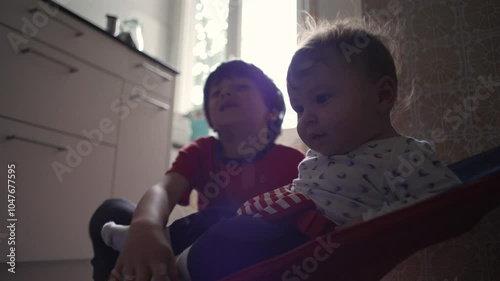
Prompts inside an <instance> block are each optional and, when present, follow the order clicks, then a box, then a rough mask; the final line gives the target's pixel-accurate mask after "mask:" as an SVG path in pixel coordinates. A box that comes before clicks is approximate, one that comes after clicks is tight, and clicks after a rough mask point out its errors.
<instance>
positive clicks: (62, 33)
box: [0, 0, 176, 98]
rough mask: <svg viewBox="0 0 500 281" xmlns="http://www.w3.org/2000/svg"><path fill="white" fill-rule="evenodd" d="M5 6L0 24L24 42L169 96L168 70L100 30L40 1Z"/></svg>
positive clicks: (23, 0) (24, 0)
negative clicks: (33, 40)
mask: <svg viewBox="0 0 500 281" xmlns="http://www.w3.org/2000/svg"><path fill="white" fill-rule="evenodd" d="M6 4H7V8H6V9H2V10H0V22H4V23H6V24H8V25H9V26H12V27H13V28H15V29H17V30H19V31H20V32H22V34H23V35H24V37H25V38H28V39H30V38H36V39H37V40H40V41H43V42H45V43H47V44H49V45H52V46H53V47H54V48H56V49H58V50H59V51H61V52H63V53H67V54H71V55H73V56H76V57H78V58H79V59H81V60H83V61H86V62H89V63H91V64H94V65H96V66H98V67H101V68H103V69H105V70H107V71H109V72H111V73H113V74H115V75H117V76H119V77H122V78H124V79H126V80H128V81H130V82H132V83H135V84H137V85H141V86H144V87H146V88H147V89H148V90H149V91H152V92H156V93H158V94H160V95H162V96H164V97H168V98H171V97H172V96H173V91H174V88H173V87H174V83H173V82H174V81H173V78H174V76H175V75H176V74H175V73H174V72H173V71H172V70H170V69H168V68H165V67H164V66H161V65H158V63H156V62H154V61H152V60H150V59H148V58H146V57H144V56H142V55H140V54H138V53H136V52H135V51H132V50H131V49H130V48H129V47H127V46H126V45H124V44H123V43H122V42H120V41H117V40H115V39H114V38H111V37H110V36H109V35H107V34H105V33H103V32H102V31H101V30H97V29H96V28H93V27H92V26H90V25H88V24H84V23H82V22H81V21H79V20H77V19H75V18H74V17H72V16H70V15H68V14H66V13H64V12H62V11H59V10H57V8H55V7H54V6H52V5H49V4H48V3H45V2H43V1H40V0H37V1H33V0H19V1H12V0H8V1H7V3H6ZM34 9H36V10H34ZM30 11H32V12H30ZM33 11H35V12H33ZM44 19H45V20H44Z"/></svg>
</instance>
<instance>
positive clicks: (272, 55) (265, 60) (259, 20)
mask: <svg viewBox="0 0 500 281" xmlns="http://www.w3.org/2000/svg"><path fill="white" fill-rule="evenodd" d="M241 2H242V19H241V28H242V29H241V38H242V41H241V59H242V60H244V61H247V62H250V63H253V64H255V65H256V66H258V67H259V68H261V69H262V70H263V71H264V72H265V73H266V74H267V75H268V76H269V77H271V79H273V81H274V83H276V85H277V86H278V88H279V89H280V90H281V91H282V92H283V95H284V98H285V102H286V109H287V112H286V115H285V119H284V121H283V128H284V129H287V128H293V127H296V125H297V117H296V115H295V113H294V112H293V110H292V109H291V107H290V101H289V99H288V94H287V91H286V71H287V68H288V64H289V63H290V60H291V58H292V55H293V53H294V52H295V49H296V47H297V2H296V1H290V0H251V1H248V0H246V1H241Z"/></svg>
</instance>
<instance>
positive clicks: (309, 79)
mask: <svg viewBox="0 0 500 281" xmlns="http://www.w3.org/2000/svg"><path fill="white" fill-rule="evenodd" d="M342 59H343V58H342V57H340V56H335V55H334V54H332V55H330V57H329V58H328V59H326V60H325V61H322V62H312V61H310V60H307V59H306V60H304V61H303V62H301V65H299V66H298V67H297V68H298V69H299V70H302V69H304V70H305V73H304V74H301V75H292V77H293V78H294V79H293V80H292V81H293V84H294V86H290V85H289V86H288V93H289V96H290V103H291V105H292V108H293V109H294V110H295V112H297V116H298V125H297V131H298V134H299V136H300V138H301V139H302V140H303V141H304V143H305V144H306V145H307V146H308V147H309V148H311V149H313V150H315V151H317V152H319V153H321V154H323V155H336V154H346V153H348V152H349V151H351V150H352V149H354V148H356V147H358V146H359V145H361V144H362V143H364V142H366V141H368V140H370V139H371V138H373V137H374V136H375V135H376V134H377V132H378V131H377V130H379V129H380V124H379V123H380V121H377V120H380V117H379V115H378V114H377V92H376V87H374V83H371V82H369V81H368V80H367V79H366V78H365V77H364V75H362V74H358V73H356V72H355V69H356V68H355V67H352V66H351V65H349V64H347V62H346V61H345V59H344V60H343V61H342ZM358 72H359V71H358ZM294 76H298V77H294Z"/></svg>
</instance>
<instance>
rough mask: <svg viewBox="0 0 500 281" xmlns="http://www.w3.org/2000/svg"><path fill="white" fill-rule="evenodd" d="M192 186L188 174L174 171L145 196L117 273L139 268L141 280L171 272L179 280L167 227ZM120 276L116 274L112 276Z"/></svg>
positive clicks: (121, 254) (163, 277)
mask: <svg viewBox="0 0 500 281" xmlns="http://www.w3.org/2000/svg"><path fill="white" fill-rule="evenodd" d="M188 188H189V183H188V181H187V179H186V178H185V177H184V176H181V175H180V174H177V173H173V172H170V173H167V174H166V175H165V176H164V177H163V179H162V180H161V182H159V183H158V184H155V185H154V186H153V187H151V188H150V189H149V190H148V191H147V192H146V193H145V194H144V195H143V196H142V198H141V200H140V201H139V204H138V206H137V208H136V210H135V212H134V216H133V218H132V223H131V225H130V228H129V232H128V237H127V240H126V242H125V246H124V248H123V249H122V251H121V253H120V256H119V257H118V260H117V262H116V264H115V267H114V269H113V272H115V275H116V274H118V275H119V274H120V273H122V272H124V274H126V273H127V272H135V273H136V274H137V276H134V279H137V280H151V278H153V280H166V279H167V276H168V278H169V279H170V280H172V281H178V280H179V277H178V272H177V269H176V266H175V257H174V254H173V251H172V247H171V245H170V243H169V241H168V239H167V237H165V234H164V233H165V232H164V230H165V225H166V224H167V222H168V217H169V216H170V213H171V212H172V210H173V208H174V207H175V204H176V203H177V202H178V201H179V199H180V198H181V196H182V194H183V193H184V192H186V191H187V190H188ZM129 275H130V274H129ZM118 277H119V276H118ZM118 279H120V278H117V277H116V276H115V277H114V278H111V279H110V280H116V281H119V280H118Z"/></svg>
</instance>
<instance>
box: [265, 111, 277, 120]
mask: <svg viewBox="0 0 500 281" xmlns="http://www.w3.org/2000/svg"><path fill="white" fill-rule="evenodd" d="M267 119H268V120H269V121H276V120H278V115H277V114H276V113H275V112H269V113H267Z"/></svg>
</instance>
